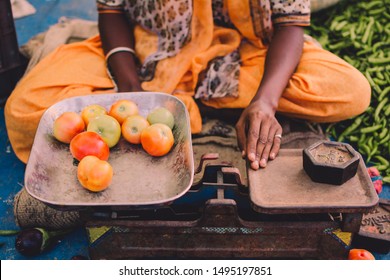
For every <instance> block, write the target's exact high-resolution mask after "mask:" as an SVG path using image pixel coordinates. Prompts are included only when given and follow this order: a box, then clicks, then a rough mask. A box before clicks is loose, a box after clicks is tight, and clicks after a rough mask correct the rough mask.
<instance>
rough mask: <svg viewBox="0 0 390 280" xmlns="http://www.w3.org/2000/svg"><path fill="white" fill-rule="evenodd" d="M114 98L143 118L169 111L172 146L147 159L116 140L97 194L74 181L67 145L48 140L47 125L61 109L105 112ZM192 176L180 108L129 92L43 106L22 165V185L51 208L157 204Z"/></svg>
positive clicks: (159, 97) (167, 99)
mask: <svg viewBox="0 0 390 280" xmlns="http://www.w3.org/2000/svg"><path fill="white" fill-rule="evenodd" d="M120 99H128V100H132V101H134V102H135V103H136V104H137V105H138V108H139V114H140V115H142V116H144V117H146V116H147V114H148V113H149V112H150V111H151V110H152V109H154V108H156V107H161V106H163V107H165V108H167V109H169V110H170V111H171V112H172V113H173V115H174V118H175V126H174V128H173V134H174V138H175V143H174V146H173V147H172V150H171V151H170V152H169V153H168V154H167V155H165V156H163V157H152V156H150V155H148V154H147V153H146V152H145V151H144V150H143V149H142V146H141V145H133V144H130V143H128V142H127V141H126V140H124V139H123V137H121V139H120V141H119V143H118V144H117V145H116V146H114V147H112V148H111V149H110V157H109V159H108V162H109V163H110V164H111V165H112V167H113V169H114V176H113V181H112V184H111V185H110V186H109V187H108V188H107V189H106V190H104V191H102V192H99V193H93V192H90V191H88V190H86V189H85V188H83V187H82V186H81V185H80V183H79V182H78V179H77V166H76V165H75V164H74V160H73V157H72V155H71V153H70V150H69V144H63V143H60V142H59V141H57V140H56V139H55V138H54V137H53V131H52V127H53V123H54V120H55V119H56V118H57V117H58V116H60V115H61V114H62V113H64V112H66V111H74V112H81V110H82V109H83V108H84V107H85V106H87V105H90V104H99V105H102V106H103V107H105V108H106V109H107V110H109V109H110V106H111V104H113V103H114V102H115V101H117V100H120ZM193 177H194V161H193V152H192V142H191V131H190V122H189V115H188V112H187V110H186V107H185V106H184V104H183V103H182V102H181V101H180V100H179V99H178V98H176V97H174V96H172V95H168V94H164V93H155V92H137V93H135V92H132V93H118V94H99V95H88V96H83V97H75V98H69V99H66V100H63V101H61V102H59V103H57V104H55V105H53V106H51V107H50V108H48V109H47V111H46V112H45V113H44V115H43V116H42V118H41V121H40V123H39V126H38V130H37V132H36V136H35V139H34V143H33V147H32V150H31V155H30V158H29V160H28V163H27V167H26V172H25V187H26V189H27V191H28V192H29V193H30V194H31V195H32V196H33V197H35V198H37V199H38V200H40V201H42V202H45V203H47V204H52V205H57V206H114V205H122V206H138V205H158V204H166V203H169V202H171V201H173V200H174V199H177V198H178V197H180V196H182V195H183V194H185V193H186V192H187V190H188V189H189V188H190V187H191V185H192V181H193Z"/></svg>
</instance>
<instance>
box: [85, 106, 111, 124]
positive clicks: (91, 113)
mask: <svg viewBox="0 0 390 280" xmlns="http://www.w3.org/2000/svg"><path fill="white" fill-rule="evenodd" d="M101 115H107V110H106V108H104V107H103V106H100V105H98V104H92V105H88V106H86V107H84V108H83V110H82V111H81V117H82V118H83V120H84V122H85V125H88V123H89V121H90V120H91V119H93V118H95V117H97V116H101Z"/></svg>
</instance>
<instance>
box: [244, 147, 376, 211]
mask: <svg viewBox="0 0 390 280" xmlns="http://www.w3.org/2000/svg"><path fill="white" fill-rule="evenodd" d="M248 180H249V195H250V198H251V201H252V203H253V205H252V206H253V209H254V210H255V211H257V212H260V213H267V214H295V213H333V212H334V213H357V212H359V213H367V212H369V211H371V210H372V209H373V208H375V207H376V205H377V204H378V202H379V197H378V195H377V194H376V192H375V189H374V187H373V185H372V182H371V179H370V177H369V175H368V172H367V170H366V167H365V165H364V162H363V160H362V159H361V158H360V162H359V167H358V171H357V173H356V175H355V176H354V177H353V178H351V179H350V180H348V181H347V182H345V183H344V184H342V185H339V186H337V185H330V184H324V183H316V182H313V181H312V180H311V179H310V177H309V176H308V175H307V174H306V172H305V170H304V169H303V157H302V150H301V149H281V150H280V151H279V155H278V157H277V158H276V159H275V160H273V161H270V162H269V163H268V165H267V167H266V168H264V169H260V170H257V171H254V170H251V169H250V168H248Z"/></svg>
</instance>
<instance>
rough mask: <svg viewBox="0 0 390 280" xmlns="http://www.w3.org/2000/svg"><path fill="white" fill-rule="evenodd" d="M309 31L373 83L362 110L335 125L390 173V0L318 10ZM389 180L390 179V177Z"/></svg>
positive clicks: (340, 136)
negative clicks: (362, 111) (366, 106)
mask: <svg viewBox="0 0 390 280" xmlns="http://www.w3.org/2000/svg"><path fill="white" fill-rule="evenodd" d="M308 33H309V34H310V35H311V36H313V37H314V38H316V39H317V40H318V41H319V42H320V43H321V45H322V46H323V48H324V49H327V50H329V51H331V52H333V53H335V54H336V55H338V56H339V57H341V58H343V59H344V60H346V61H347V62H348V63H350V64H351V65H353V66H354V67H356V68H357V69H358V70H359V71H360V72H362V73H363V74H364V75H365V77H366V78H367V80H368V82H369V83H370V85H371V88H372V99H371V104H370V107H369V108H368V109H367V110H366V111H365V112H364V113H363V114H361V115H359V116H357V117H355V118H353V119H350V120H346V121H343V122H339V123H335V124H330V125H329V126H328V128H327V133H328V134H329V136H331V137H332V138H333V139H336V140H337V141H341V142H349V143H351V144H352V145H353V146H354V147H355V148H356V149H357V150H358V151H359V152H360V153H361V154H362V155H363V156H364V159H365V161H366V163H367V165H370V166H375V167H377V168H378V170H379V171H381V174H382V176H383V177H385V178H386V179H387V180H388V178H389V176H390V164H389V158H390V0H374V1H368V0H363V1H362V0H348V1H346V0H344V1H341V2H340V3H339V4H337V5H336V6H334V7H332V8H330V9H327V10H323V11H321V12H320V13H316V14H313V15H312V26H311V27H310V28H309V29H308ZM386 182H387V181H386Z"/></svg>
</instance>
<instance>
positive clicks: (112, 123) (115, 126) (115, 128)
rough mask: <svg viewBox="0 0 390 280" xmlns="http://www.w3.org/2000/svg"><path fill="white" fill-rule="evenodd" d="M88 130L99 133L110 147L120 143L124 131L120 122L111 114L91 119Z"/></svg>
mask: <svg viewBox="0 0 390 280" xmlns="http://www.w3.org/2000/svg"><path fill="white" fill-rule="evenodd" d="M87 131H94V132H96V133H97V134H99V135H100V137H102V138H103V140H104V141H105V142H106V143H107V145H108V147H110V148H111V147H114V146H115V145H116V144H117V143H118V141H119V138H120V137H121V132H122V130H121V126H120V124H119V122H118V121H117V120H116V119H115V118H113V117H111V116H109V115H102V116H97V117H95V118H93V119H92V120H90V121H89V124H88V127H87Z"/></svg>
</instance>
